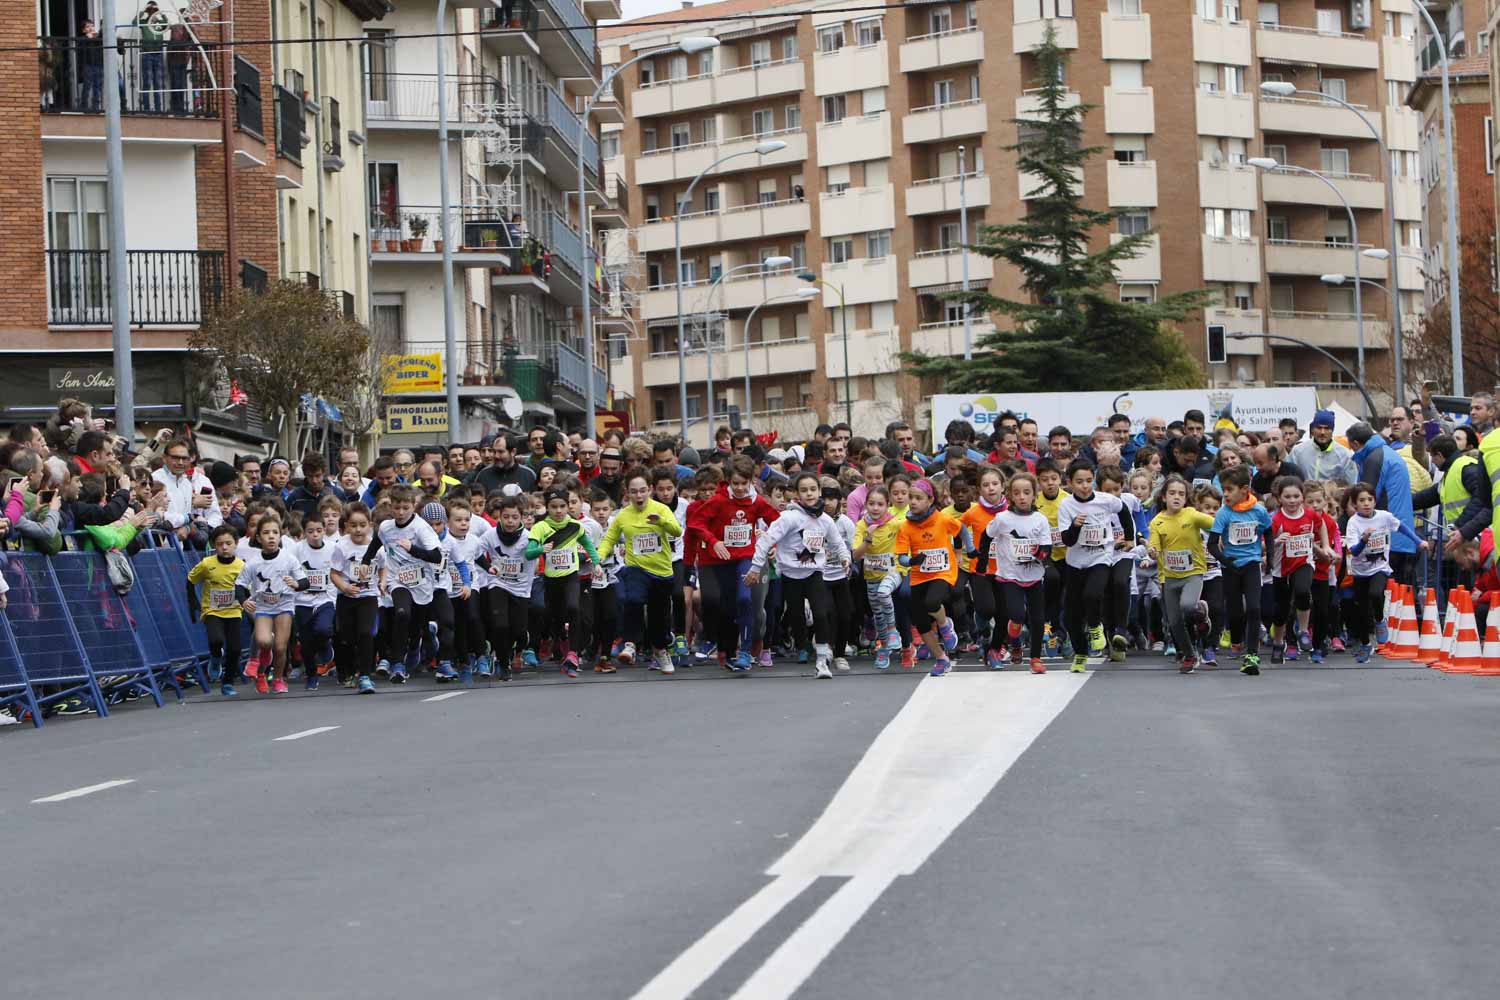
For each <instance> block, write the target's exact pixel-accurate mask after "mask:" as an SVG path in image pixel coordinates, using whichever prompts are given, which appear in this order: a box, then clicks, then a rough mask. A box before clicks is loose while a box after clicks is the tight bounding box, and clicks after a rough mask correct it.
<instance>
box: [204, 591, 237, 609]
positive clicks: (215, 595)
mask: <svg viewBox="0 0 1500 1000" xmlns="http://www.w3.org/2000/svg"><path fill="white" fill-rule="evenodd" d="M238 605H239V601H236V600H235V599H234V591H232V590H210V591H209V592H208V607H209V609H210V610H212V611H228V610H229V609H230V608H233V607H237V606H238Z"/></svg>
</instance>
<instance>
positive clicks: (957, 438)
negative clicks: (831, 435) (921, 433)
mask: <svg viewBox="0 0 1500 1000" xmlns="http://www.w3.org/2000/svg"><path fill="white" fill-rule="evenodd" d="M840 426H843V425H840ZM974 437H975V434H974V425H973V424H971V423H969V422H968V421H967V420H950V421H948V426H947V427H945V428H944V429H943V440H944V441H946V442H947V443H948V444H950V445H955V444H957V445H962V446H963V448H964V450H965V451H967V452H968V453H969V461H971V462H974V463H980V462H983V461H984V460H985V455H984V452H982V451H976V450H975V449H974Z"/></svg>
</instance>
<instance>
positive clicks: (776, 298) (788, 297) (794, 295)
mask: <svg viewBox="0 0 1500 1000" xmlns="http://www.w3.org/2000/svg"><path fill="white" fill-rule="evenodd" d="M822 294H823V293H822V292H820V291H819V290H818V289H816V288H799V289H797V290H796V291H795V292H786V293H784V294H781V295H773V296H772V297H771V298H769V299H766V300H765V301H764V302H762V303H761V304H760V305H759V306H756V307H755V308H754V309H751V310H750V315H749V316H746V317H745V332H744V334H742V335H741V337H740V339H741V340H742V341H743V342H744V348H745V408H744V414H745V418H746V420H747V421H748V420H749V415H750V413H751V410H752V407H751V405H750V322H751V320H753V319H755V314H756V313H758V312H760V307H761V306H768V305H770V304H771V303H772V302H793V301H796V300H797V299H802V300H804V301H806V300H809V299H815V298H817V297H818V296H819V295H822ZM766 350H767V351H769V350H770V348H769V347H768V348H766ZM766 374H767V375H769V374H771V365H770V363H769V362H768V363H767V364H766ZM746 426H747V427H748V426H750V424H749V423H748V422H747V423H746Z"/></svg>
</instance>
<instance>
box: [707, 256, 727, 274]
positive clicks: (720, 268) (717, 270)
mask: <svg viewBox="0 0 1500 1000" xmlns="http://www.w3.org/2000/svg"><path fill="white" fill-rule="evenodd" d="M722 277H724V258H723V257H720V256H719V255H718V254H714V255H713V256H712V257H710V258H708V280H709V281H718V280H719V279H720V278H722Z"/></svg>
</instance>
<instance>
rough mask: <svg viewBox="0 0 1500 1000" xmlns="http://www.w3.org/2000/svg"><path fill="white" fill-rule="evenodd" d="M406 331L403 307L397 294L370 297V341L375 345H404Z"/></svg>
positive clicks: (381, 294) (400, 297)
mask: <svg viewBox="0 0 1500 1000" xmlns="http://www.w3.org/2000/svg"><path fill="white" fill-rule="evenodd" d="M405 331H406V317H405V306H404V303H403V298H402V295H401V293H399V292H385V293H378V294H375V295H372V296H371V302H370V339H371V340H373V341H374V342H375V343H377V344H388V345H391V346H393V347H394V346H395V345H398V344H404V343H405V341H404V340H403V339H402V337H403V335H404V334H405Z"/></svg>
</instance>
